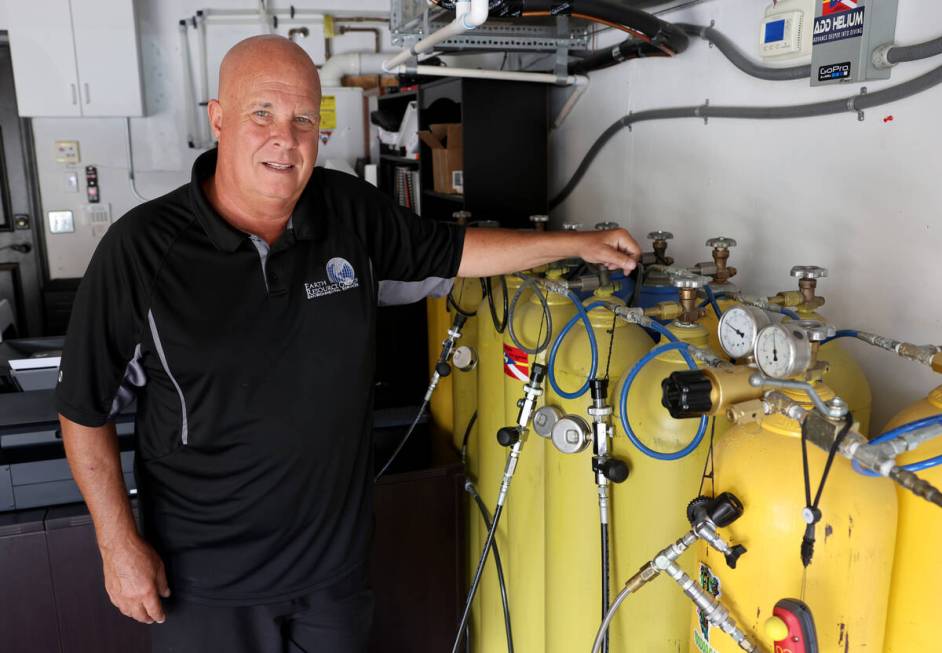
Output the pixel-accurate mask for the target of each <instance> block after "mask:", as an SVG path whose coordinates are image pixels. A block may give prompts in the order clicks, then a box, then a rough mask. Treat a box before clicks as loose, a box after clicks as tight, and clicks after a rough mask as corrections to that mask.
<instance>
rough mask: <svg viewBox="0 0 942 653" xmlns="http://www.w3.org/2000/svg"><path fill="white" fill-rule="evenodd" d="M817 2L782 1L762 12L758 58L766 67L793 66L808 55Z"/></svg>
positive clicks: (806, 0) (805, 0) (801, 0)
mask: <svg viewBox="0 0 942 653" xmlns="http://www.w3.org/2000/svg"><path fill="white" fill-rule="evenodd" d="M819 1H820V0H781V2H777V3H775V4H773V5H771V6H769V7H768V8H767V9H766V10H765V17H764V18H763V19H762V24H761V26H760V28H759V55H760V56H761V57H762V59H763V60H764V61H765V62H766V63H767V64H769V65H773V66H774V65H776V64H781V65H783V66H793V65H795V64H796V61H795V60H796V59H805V60H807V59H808V58H809V57H810V56H811V30H812V26H813V24H814V16H815V9H816V8H817V4H818V2H819Z"/></svg>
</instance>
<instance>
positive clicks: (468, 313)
mask: <svg viewBox="0 0 942 653" xmlns="http://www.w3.org/2000/svg"><path fill="white" fill-rule="evenodd" d="M456 281H457V279H456ZM464 281H465V280H464V279H462V280H461V282H462V284H464ZM462 292H464V286H463V285H462ZM454 293H455V285H454V284H452V286H451V289H450V290H449V291H448V305H449V306H451V307H452V308H453V309H455V312H456V313H461V314H462V315H464V316H465V317H474V316H475V315H477V314H478V311H477V309H474V310H473V311H467V310H465V309H464V308H462V307H461V306H459V305H458V300H456V299H455V295H454Z"/></svg>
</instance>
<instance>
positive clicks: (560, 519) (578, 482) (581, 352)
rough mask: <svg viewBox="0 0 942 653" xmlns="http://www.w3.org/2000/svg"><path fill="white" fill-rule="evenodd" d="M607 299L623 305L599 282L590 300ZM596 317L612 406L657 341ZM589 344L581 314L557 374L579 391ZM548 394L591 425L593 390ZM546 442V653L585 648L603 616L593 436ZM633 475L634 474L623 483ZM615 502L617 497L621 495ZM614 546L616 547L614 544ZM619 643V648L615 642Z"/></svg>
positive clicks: (610, 318) (600, 367)
mask: <svg viewBox="0 0 942 653" xmlns="http://www.w3.org/2000/svg"><path fill="white" fill-rule="evenodd" d="M600 300H601V301H605V302H608V303H613V304H621V305H624V302H623V301H622V300H620V299H619V298H618V297H615V296H614V288H613V287H612V286H603V287H602V288H599V289H598V290H596V291H595V293H594V295H593V296H592V297H589V298H588V299H586V300H585V302H584V303H585V304H587V305H588V304H591V303H592V302H595V301H600ZM589 321H590V322H591V324H592V330H593V332H594V334H595V339H596V342H597V344H598V362H597V370H596V376H597V377H599V378H602V377H605V378H608V379H609V380H610V382H611V383H610V385H609V393H610V394H609V402H608V403H609V405H610V406H611V405H614V401H615V397H614V395H613V394H612V393H613V392H614V390H615V383H616V381H617V380H618V379H619V378H621V376H622V375H623V374H624V372H625V371H626V370H627V369H628V368H629V367H631V366H632V365H634V364H635V363H636V362H637V361H638V360H639V359H640V358H641V357H642V356H644V354H646V353H647V352H648V350H649V349H651V345H652V344H653V342H652V341H651V338H650V336H648V334H647V333H646V332H645V330H644V329H642V328H641V327H638V326H636V325H633V324H628V323H627V322H625V321H623V320H620V319H618V320H616V319H615V317H614V314H613V313H612V312H611V311H610V310H608V309H605V308H603V307H598V308H595V309H594V310H591V311H589ZM563 326H564V325H563V324H560V325H558V327H557V325H556V323H555V322H554V329H555V330H556V332H557V334H558V333H559V331H560V329H561V328H562V327H563ZM590 351H591V350H590V347H589V339H588V336H587V334H586V331H585V327H584V325H583V324H582V322H581V321H580V322H577V323H576V325H575V326H574V327H573V329H572V331H571V332H570V333H569V334H568V335H567V336H566V339H565V340H563V342H562V343H561V344H560V347H559V350H558V352H557V354H556V360H555V375H554V376H555V380H556V383H557V385H558V387H559V388H560V389H561V390H562V391H564V392H567V393H572V392H574V391H576V390H577V389H578V388H580V387H581V386H583V384H585V383H586V379H587V378H588V375H589V373H590V371H591V370H590V368H591V353H590ZM610 351H611V358H609V356H610V354H609V352H610ZM609 360H610V361H611V363H610V366H609V365H608V361H609ZM606 367H608V369H607V370H606ZM606 372H607V374H606ZM545 401H546V405H547V406H553V407H555V408H557V409H558V410H559V411H560V412H561V413H562V414H564V415H575V416H579V417H581V418H582V419H583V420H584V421H585V422H587V424H588V425H589V427H590V428H591V424H592V418H591V417H590V416H589V415H588V413H587V412H586V409H587V408H588V407H589V406H590V404H591V403H592V402H591V400H590V397H589V393H588V392H586V393H585V394H583V395H582V396H580V397H578V398H576V399H566V398H564V397H561V396H560V395H558V394H557V393H556V392H554V391H553V389H552V387H549V388H548V389H547V394H546V397H545ZM546 444H547V445H549V446H547V447H546V460H545V463H544V468H545V477H544V487H545V490H544V497H545V509H546V512H545V515H546V517H545V518H546V523H545V542H546V554H545V555H546V563H545V569H546V611H545V612H546V648H545V650H546V651H547V653H554V652H557V651H558V652H560V653H569V652H570V651H583V650H586V649H587V643H588V642H591V641H592V639H593V637H594V635H595V632H596V630H597V629H598V627H599V623H600V622H601V620H602V613H601V588H602V573H601V558H600V514H599V495H598V488H597V486H596V483H595V473H594V472H593V471H592V454H593V447H592V445H591V444H589V445H588V447H587V448H585V449H584V450H583V451H581V452H579V453H569V454H564V453H561V452H560V451H558V450H557V449H556V448H555V447H553V446H552V445H551V444H550V443H549V442H547V443H546ZM631 482H632V479H630V478H629V479H628V480H627V481H625V483H624V485H630V484H631ZM615 488H618V489H615ZM619 489H621V487H620V486H619V485H618V484H615V483H612V484H610V485H609V496H612V494H613V493H614V492H618V490H619ZM623 494H624V493H623ZM612 503H613V504H614V505H616V506H617V505H618V503H617V502H616V500H615V499H612ZM625 507H626V508H627V505H626V506H625ZM609 519H610V523H611V522H612V521H615V518H614V515H612V514H611V511H610V514H609ZM610 537H611V532H610ZM610 550H611V551H613V552H614V550H615V547H614V546H612V545H611V544H610ZM613 557H614V554H613ZM611 578H612V580H611V587H612V588H614V590H615V591H614V592H612V597H609V600H611V598H613V596H614V594H615V593H617V582H616V580H614V579H615V578H616V576H615V575H614V574H613V575H612V577H611ZM612 650H618V649H617V648H616V647H614V646H613V648H612ZM639 650H640V649H639Z"/></svg>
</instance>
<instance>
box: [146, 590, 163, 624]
mask: <svg viewBox="0 0 942 653" xmlns="http://www.w3.org/2000/svg"><path fill="white" fill-rule="evenodd" d="M143 606H144V610H145V611H146V612H147V616H148V617H149V618H150V620H151V621H152V622H153V621H156V622H157V623H159V624H162V623H163V622H164V620H165V619H166V616H165V615H164V606H162V605H161V604H160V599H159V598H158V597H157V594H156V593H153V592H152V593H151V594H149V595H148V596H146V597H144V603H143Z"/></svg>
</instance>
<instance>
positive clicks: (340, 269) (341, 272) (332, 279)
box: [304, 256, 360, 299]
mask: <svg viewBox="0 0 942 653" xmlns="http://www.w3.org/2000/svg"><path fill="white" fill-rule="evenodd" d="M359 287H360V281H359V279H357V276H356V271H355V270H354V269H353V266H352V265H351V264H350V261H348V260H347V259H345V258H340V257H339V256H337V257H334V258H332V259H330V260H329V261H327V281H310V282H307V283H305V284H304V292H305V293H306V294H307V298H308V299H316V298H318V297H325V296H327V295H333V294H334V293H338V292H343V291H345V290H353V289H354V288H359Z"/></svg>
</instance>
